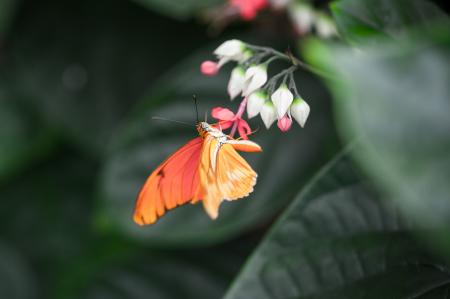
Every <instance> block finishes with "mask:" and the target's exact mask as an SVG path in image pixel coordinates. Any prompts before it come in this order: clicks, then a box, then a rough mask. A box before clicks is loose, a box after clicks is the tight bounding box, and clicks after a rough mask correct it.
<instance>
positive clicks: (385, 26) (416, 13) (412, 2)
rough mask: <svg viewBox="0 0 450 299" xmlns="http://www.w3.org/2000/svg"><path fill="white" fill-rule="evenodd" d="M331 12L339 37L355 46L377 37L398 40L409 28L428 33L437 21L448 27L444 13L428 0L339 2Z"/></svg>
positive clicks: (342, 0)
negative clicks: (416, 28) (419, 29)
mask: <svg viewBox="0 0 450 299" xmlns="http://www.w3.org/2000/svg"><path fill="white" fill-rule="evenodd" d="M331 10H332V12H333V16H334V18H335V20H336V23H337V26H338V30H339V32H340V34H341V35H342V36H343V37H344V38H345V39H347V40H348V41H350V42H352V43H355V44H359V43H361V42H364V41H366V42H367V41H368V40H370V38H373V37H380V36H385V37H386V36H389V37H392V38H394V39H397V38H400V37H402V36H404V35H406V34H408V30H409V28H410V27H411V26H417V27H419V26H421V27H426V28H428V29H429V30H430V31H431V30H432V25H433V24H434V23H435V22H436V21H442V22H446V24H449V23H448V22H449V19H448V16H447V15H446V14H445V12H443V11H442V10H440V9H439V8H438V7H437V6H436V5H435V4H433V3H432V2H430V1H427V0H395V1H392V0H364V1H361V0H340V1H336V2H333V3H332V4H331Z"/></svg>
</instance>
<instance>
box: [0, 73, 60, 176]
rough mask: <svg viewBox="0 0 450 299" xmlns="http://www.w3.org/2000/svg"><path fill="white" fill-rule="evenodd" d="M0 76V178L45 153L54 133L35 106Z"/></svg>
mask: <svg viewBox="0 0 450 299" xmlns="http://www.w3.org/2000/svg"><path fill="white" fill-rule="evenodd" d="M3 83H5V82H4V81H2V80H0V140H1V142H0V182H3V181H4V180H6V179H8V178H9V177H11V176H12V175H13V174H17V173H18V172H19V171H20V170H21V169H23V168H25V167H26V166H28V165H29V164H30V163H31V162H33V161H35V160H37V159H38V158H40V157H42V156H45V155H47V154H48V153H49V152H50V151H51V150H52V148H53V147H54V145H55V144H56V134H55V133H54V132H53V130H51V128H50V126H49V124H47V123H46V122H45V121H44V120H42V119H41V118H40V117H39V115H37V113H36V111H35V109H34V107H32V106H28V105H27V101H26V100H25V99H24V98H23V96H20V95H19V94H18V93H17V92H13V91H11V90H10V88H7V86H6V85H7V84H6V83H5V84H3Z"/></svg>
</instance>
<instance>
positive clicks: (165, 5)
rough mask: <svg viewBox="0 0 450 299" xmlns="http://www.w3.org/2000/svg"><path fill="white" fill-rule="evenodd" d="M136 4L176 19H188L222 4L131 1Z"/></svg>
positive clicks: (216, 1)
mask: <svg viewBox="0 0 450 299" xmlns="http://www.w3.org/2000/svg"><path fill="white" fill-rule="evenodd" d="M133 1H135V2H136V3H140V4H141V5H143V6H145V7H147V8H148V9H151V10H154V11H156V12H158V13H161V14H164V15H167V16H170V17H173V18H176V19H181V20H184V19H188V18H190V17H192V16H194V15H197V14H200V13H201V10H204V9H207V8H211V7H214V6H217V5H220V4H222V3H223V1H222V0H183V1H167V0H133Z"/></svg>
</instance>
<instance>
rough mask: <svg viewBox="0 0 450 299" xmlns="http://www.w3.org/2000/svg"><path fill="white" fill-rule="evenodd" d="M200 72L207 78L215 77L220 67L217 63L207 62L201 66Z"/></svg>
mask: <svg viewBox="0 0 450 299" xmlns="http://www.w3.org/2000/svg"><path fill="white" fill-rule="evenodd" d="M200 71H201V72H202V74H203V75H205V76H215V75H217V73H218V72H219V65H218V64H217V62H214V61H211V60H205V61H203V62H202V64H201V65H200Z"/></svg>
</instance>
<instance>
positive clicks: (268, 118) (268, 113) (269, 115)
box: [261, 101, 277, 129]
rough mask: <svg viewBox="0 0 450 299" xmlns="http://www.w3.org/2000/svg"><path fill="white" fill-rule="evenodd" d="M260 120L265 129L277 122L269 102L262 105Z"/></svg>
mask: <svg viewBox="0 0 450 299" xmlns="http://www.w3.org/2000/svg"><path fill="white" fill-rule="evenodd" d="M261 119H262V120H263V122H264V125H265V126H266V128H267V129H268V128H270V126H271V125H272V124H273V123H274V122H275V121H276V120H277V112H276V110H275V107H274V106H273V104H272V102H271V101H267V102H265V103H264V105H263V107H262V109H261Z"/></svg>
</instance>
